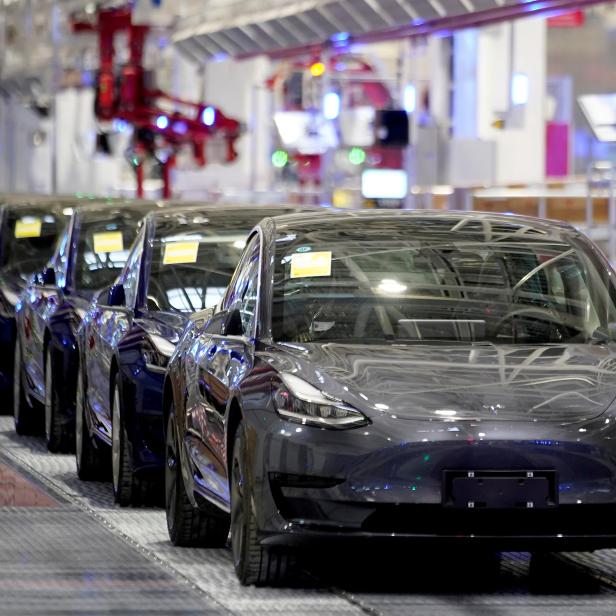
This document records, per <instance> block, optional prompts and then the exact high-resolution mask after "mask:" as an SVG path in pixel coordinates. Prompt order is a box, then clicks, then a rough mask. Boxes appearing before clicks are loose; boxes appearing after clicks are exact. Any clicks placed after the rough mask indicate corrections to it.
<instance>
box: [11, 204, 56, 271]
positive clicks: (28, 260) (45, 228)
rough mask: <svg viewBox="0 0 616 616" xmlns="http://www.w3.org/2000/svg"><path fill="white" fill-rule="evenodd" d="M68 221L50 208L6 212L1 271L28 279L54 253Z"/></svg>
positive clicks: (28, 208)
mask: <svg viewBox="0 0 616 616" xmlns="http://www.w3.org/2000/svg"><path fill="white" fill-rule="evenodd" d="M66 221H67V218H66V217H65V216H64V215H63V214H62V213H61V212H58V211H53V210H52V209H51V208H37V207H28V206H19V207H16V208H9V210H8V212H7V213H6V217H5V220H4V224H3V226H2V269H4V270H5V271H11V272H14V273H15V274H17V276H19V277H21V278H23V279H27V278H28V277H29V276H30V275H31V274H32V273H33V272H36V271H38V270H41V269H42V268H43V267H44V265H45V264H46V263H47V261H48V260H49V257H51V255H52V253H53V249H54V246H55V244H56V241H57V239H58V236H59V235H60V233H61V232H62V231H63V229H64V227H65V225H66Z"/></svg>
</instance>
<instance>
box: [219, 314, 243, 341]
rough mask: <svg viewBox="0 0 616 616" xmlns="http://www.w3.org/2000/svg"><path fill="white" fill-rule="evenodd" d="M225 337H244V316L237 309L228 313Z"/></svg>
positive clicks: (224, 328)
mask: <svg viewBox="0 0 616 616" xmlns="http://www.w3.org/2000/svg"><path fill="white" fill-rule="evenodd" d="M222 335H223V336H243V335H244V326H243V324H242V315H241V313H240V311H239V310H238V309H237V308H231V309H230V310H229V311H227V314H226V317H225V321H224V325H223V330H222Z"/></svg>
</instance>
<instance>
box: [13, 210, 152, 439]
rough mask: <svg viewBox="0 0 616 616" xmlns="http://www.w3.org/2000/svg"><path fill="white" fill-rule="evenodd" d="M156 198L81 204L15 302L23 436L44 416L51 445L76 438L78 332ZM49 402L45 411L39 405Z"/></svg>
mask: <svg viewBox="0 0 616 616" xmlns="http://www.w3.org/2000/svg"><path fill="white" fill-rule="evenodd" d="M153 207H155V206H154V205H153V204H147V203H134V202H126V203H125V204H122V205H120V204H118V203H116V202H114V203H111V204H106V205H94V206H80V207H78V208H76V209H75V211H74V213H73V214H72V216H71V220H70V223H69V225H68V228H67V229H66V231H65V232H64V233H63V234H62V236H61V237H60V239H59V241H58V244H57V247H56V250H55V253H54V255H53V257H52V258H51V261H50V262H49V264H48V265H47V267H46V268H45V269H44V270H43V271H42V272H40V273H39V274H37V275H36V276H34V277H33V279H32V281H31V283H30V284H29V285H28V287H27V288H26V289H25V290H24V291H23V292H22V294H21V296H20V299H19V302H18V304H17V307H16V326H17V343H16V345H15V366H16V367H19V369H16V370H15V378H14V409H13V413H14V416H15V428H16V430H17V432H18V433H19V434H24V433H32V432H36V431H37V429H38V428H39V427H40V425H41V420H42V419H43V417H44V426H45V438H46V441H47V446H48V448H49V450H50V451H61V450H68V449H70V448H71V447H72V445H73V442H74V436H73V430H74V417H75V386H76V380H77V365H78V353H77V342H76V338H75V336H76V332H77V329H78V328H79V325H80V323H81V319H82V318H83V315H84V314H85V312H86V310H87V308H88V305H89V303H90V301H91V299H92V296H93V294H94V293H95V292H96V291H97V290H99V289H101V288H102V287H106V286H109V284H110V283H111V281H113V279H114V278H115V277H116V276H117V275H118V273H119V271H121V269H122V268H123V267H124V264H125V263H126V258H127V256H128V249H129V247H130V245H131V243H132V242H133V240H134V239H135V236H136V235H137V230H138V225H139V222H140V220H141V219H142V218H143V216H144V215H145V214H147V213H148V212H149V211H150V210H151V209H152V208H153ZM41 405H42V406H43V407H44V415H43V413H42V412H41V411H40V408H39V407H40V406H41Z"/></svg>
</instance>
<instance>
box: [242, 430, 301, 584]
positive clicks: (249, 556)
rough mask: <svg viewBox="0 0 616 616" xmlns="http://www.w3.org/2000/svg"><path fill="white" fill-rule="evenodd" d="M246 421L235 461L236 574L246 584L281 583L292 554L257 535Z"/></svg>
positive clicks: (287, 574)
mask: <svg viewBox="0 0 616 616" xmlns="http://www.w3.org/2000/svg"><path fill="white" fill-rule="evenodd" d="M247 470H248V469H247V466H246V443H245V435H244V430H243V426H242V423H240V424H239V426H238V427H237V432H236V436H235V442H234V444H233V457H232V462H231V478H230V480H231V548H232V552H233V565H234V567H235V573H236V574H237V577H238V579H239V581H240V583H241V584H242V585H243V586H248V585H250V584H256V585H257V586H269V585H277V584H281V583H282V582H284V581H285V580H286V579H287V577H288V576H289V574H290V571H291V565H292V563H293V558H292V555H291V554H290V553H289V552H286V551H282V550H280V549H272V548H270V549H268V548H264V547H263V546H261V544H260V543H259V540H258V536H257V518H256V515H255V511H254V490H253V487H252V477H251V474H250V473H249V472H247Z"/></svg>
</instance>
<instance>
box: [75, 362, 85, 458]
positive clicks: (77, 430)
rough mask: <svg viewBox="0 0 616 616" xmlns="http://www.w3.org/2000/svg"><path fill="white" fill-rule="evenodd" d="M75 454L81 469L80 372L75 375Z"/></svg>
mask: <svg viewBox="0 0 616 616" xmlns="http://www.w3.org/2000/svg"><path fill="white" fill-rule="evenodd" d="M75 403H76V405H77V408H76V409H75V453H76V458H77V468H78V469H79V468H80V467H81V455H82V453H83V434H82V430H83V377H82V376H81V372H79V374H78V375H77V400H76V401H75Z"/></svg>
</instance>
